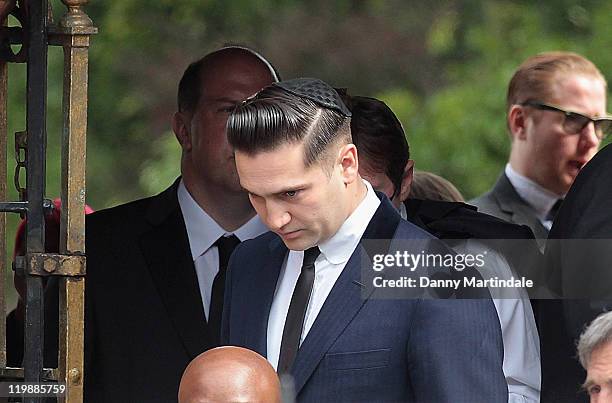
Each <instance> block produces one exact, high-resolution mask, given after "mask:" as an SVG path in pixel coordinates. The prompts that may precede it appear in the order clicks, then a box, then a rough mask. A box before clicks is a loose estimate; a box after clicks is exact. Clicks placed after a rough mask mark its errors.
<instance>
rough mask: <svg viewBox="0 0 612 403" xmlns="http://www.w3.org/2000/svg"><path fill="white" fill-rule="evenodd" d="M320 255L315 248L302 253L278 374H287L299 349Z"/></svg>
mask: <svg viewBox="0 0 612 403" xmlns="http://www.w3.org/2000/svg"><path fill="white" fill-rule="evenodd" d="M320 253H321V251H320V250H319V248H318V247H316V246H315V247H313V248H310V249H306V251H304V260H303V262H302V270H301V272H300V276H299V277H298V280H297V283H296V284H295V289H294V290H293V295H292V296H291V303H290V304H289V311H288V312H287V319H286V320H285V327H284V329H283V338H282V339H281V347H280V355H279V358H278V368H277V372H278V373H279V374H284V373H287V372H289V370H290V369H291V366H292V365H293V361H294V360H295V356H296V355H297V351H298V348H299V347H300V338H301V337H302V328H303V327H304V318H305V317H306V308H307V307H308V300H309V299H310V293H311V292H312V285H313V284H314V278H315V260H317V256H319V254H320Z"/></svg>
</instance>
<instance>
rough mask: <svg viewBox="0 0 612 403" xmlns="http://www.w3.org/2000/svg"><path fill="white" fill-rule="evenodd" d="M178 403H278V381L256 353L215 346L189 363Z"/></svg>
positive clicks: (182, 379)
mask: <svg viewBox="0 0 612 403" xmlns="http://www.w3.org/2000/svg"><path fill="white" fill-rule="evenodd" d="M178 400H179V403H205V402H206V403H209V402H210V403H212V402H271V403H280V401H281V397H280V382H279V380H278V377H277V375H276V372H275V371H274V368H272V366H271V365H270V364H269V363H268V361H266V359H265V358H263V357H262V356H260V355H259V354H257V353H255V352H253V351H251V350H248V349H245V348H242V347H233V346H227V347H218V348H214V349H212V350H208V351H206V352H204V353H202V354H200V355H199V356H197V357H196V358H195V359H194V360H193V361H191V362H190V363H189V365H188V366H187V368H186V369H185V372H184V373H183V377H182V378H181V385H180V387H179V396H178Z"/></svg>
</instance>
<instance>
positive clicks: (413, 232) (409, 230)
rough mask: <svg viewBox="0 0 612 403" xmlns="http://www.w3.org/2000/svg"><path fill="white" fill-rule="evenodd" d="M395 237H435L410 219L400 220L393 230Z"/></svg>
mask: <svg viewBox="0 0 612 403" xmlns="http://www.w3.org/2000/svg"><path fill="white" fill-rule="evenodd" d="M395 238H400V239H435V238H436V237H435V236H433V235H432V234H431V233H429V232H427V231H425V230H424V229H423V228H421V227H419V226H418V225H416V224H414V223H412V222H410V221H406V220H400V223H399V224H398V226H397V230H396V231H395Z"/></svg>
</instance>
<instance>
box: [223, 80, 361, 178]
mask: <svg viewBox="0 0 612 403" xmlns="http://www.w3.org/2000/svg"><path fill="white" fill-rule="evenodd" d="M227 138H228V141H229V143H230V145H231V146H232V147H234V149H235V150H237V151H240V152H244V153H246V154H249V155H253V154H255V153H257V152H261V151H270V150H274V149H275V148H277V147H279V146H281V145H283V144H291V143H299V142H303V144H304V165H305V166H310V165H311V164H312V163H313V162H315V161H318V160H320V159H321V158H322V157H323V156H325V155H326V153H325V151H327V150H328V146H329V145H330V144H332V143H335V142H337V141H340V140H342V141H345V142H346V143H349V142H351V131H350V118H349V117H346V116H344V115H342V114H341V113H339V112H337V111H335V110H332V109H328V108H325V107H322V106H320V105H318V104H317V103H315V102H313V101H311V100H310V99H306V98H303V97H301V96H298V95H295V94H293V93H291V92H289V91H287V90H285V89H283V88H281V87H279V86H276V85H271V86H268V87H266V88H264V89H263V90H261V91H260V92H259V93H258V94H257V95H256V96H255V97H253V98H251V99H248V100H247V101H245V102H243V103H242V104H241V105H239V106H237V107H236V109H235V110H234V111H233V112H232V113H231V114H230V116H229V118H228V120H227Z"/></svg>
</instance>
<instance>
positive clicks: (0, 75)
mask: <svg viewBox="0 0 612 403" xmlns="http://www.w3.org/2000/svg"><path fill="white" fill-rule="evenodd" d="M0 25H4V21H0ZM7 83H8V66H7V63H6V62H5V61H0V281H1V283H0V315H2V320H1V321H0V367H6V296H5V292H4V290H5V287H4V279H5V278H6V272H7V270H6V265H7V264H8V256H7V255H6V213H5V212H4V209H3V207H7V208H8V207H11V206H7V205H6V203H5V201H6V200H7V199H8V192H7V180H8V176H7V169H8V168H7V156H8V154H7V140H8V120H7V117H8V115H7V105H8V86H7Z"/></svg>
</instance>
